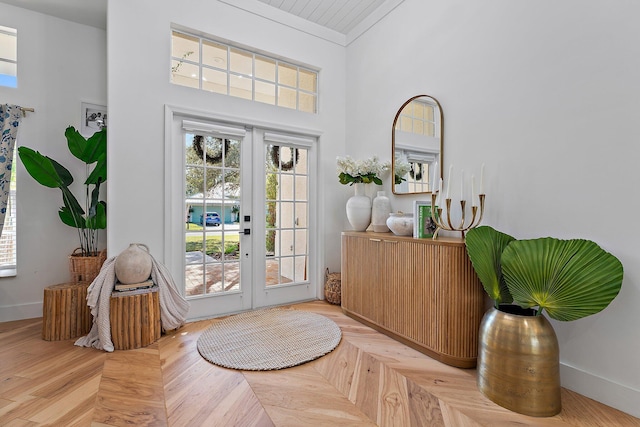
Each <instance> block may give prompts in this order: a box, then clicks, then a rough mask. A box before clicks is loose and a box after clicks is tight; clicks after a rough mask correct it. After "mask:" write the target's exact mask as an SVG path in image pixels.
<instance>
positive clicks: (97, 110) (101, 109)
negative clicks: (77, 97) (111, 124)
mask: <svg viewBox="0 0 640 427" xmlns="http://www.w3.org/2000/svg"><path fill="white" fill-rule="evenodd" d="M80 120H81V125H80V133H81V134H82V135H83V136H85V137H89V136H91V135H93V134H94V133H96V132H97V131H99V130H100V129H102V128H103V127H107V107H105V106H104V105H96V104H89V103H87V102H83V103H82V117H81V119H80Z"/></svg>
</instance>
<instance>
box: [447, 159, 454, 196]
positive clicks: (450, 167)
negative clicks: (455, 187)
mask: <svg viewBox="0 0 640 427" xmlns="http://www.w3.org/2000/svg"><path fill="white" fill-rule="evenodd" d="M452 172H453V165H450V166H449V178H447V199H450V198H451V197H450V190H451V173H452Z"/></svg>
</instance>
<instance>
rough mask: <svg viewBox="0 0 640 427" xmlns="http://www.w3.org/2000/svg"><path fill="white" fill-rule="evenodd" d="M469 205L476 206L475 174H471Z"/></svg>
mask: <svg viewBox="0 0 640 427" xmlns="http://www.w3.org/2000/svg"><path fill="white" fill-rule="evenodd" d="M471 206H478V204H477V203H476V176H475V175H471Z"/></svg>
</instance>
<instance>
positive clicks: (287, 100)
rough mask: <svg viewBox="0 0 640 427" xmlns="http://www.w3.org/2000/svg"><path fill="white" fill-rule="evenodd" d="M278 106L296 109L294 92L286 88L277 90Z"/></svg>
mask: <svg viewBox="0 0 640 427" xmlns="http://www.w3.org/2000/svg"><path fill="white" fill-rule="evenodd" d="M278 106H279V107H285V108H293V109H294V110H295V109H296V90H295V89H287V88H286V87H279V88H278Z"/></svg>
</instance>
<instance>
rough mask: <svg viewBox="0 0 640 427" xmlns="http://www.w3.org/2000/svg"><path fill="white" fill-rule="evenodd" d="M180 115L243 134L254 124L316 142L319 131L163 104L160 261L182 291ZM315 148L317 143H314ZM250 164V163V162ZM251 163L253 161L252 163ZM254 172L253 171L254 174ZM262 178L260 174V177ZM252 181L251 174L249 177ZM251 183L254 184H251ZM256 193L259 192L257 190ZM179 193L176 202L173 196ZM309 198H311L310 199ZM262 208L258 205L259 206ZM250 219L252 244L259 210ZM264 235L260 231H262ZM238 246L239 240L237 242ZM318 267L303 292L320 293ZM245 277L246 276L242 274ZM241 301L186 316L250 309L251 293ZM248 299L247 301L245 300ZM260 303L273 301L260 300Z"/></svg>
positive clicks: (314, 244)
mask: <svg viewBox="0 0 640 427" xmlns="http://www.w3.org/2000/svg"><path fill="white" fill-rule="evenodd" d="M178 117H179V118H180V120H182V119H195V120H202V121H210V122H217V123H221V124H223V125H224V124H227V125H230V126H241V127H245V128H246V129H247V134H249V133H250V132H251V131H252V128H254V127H257V128H260V129H263V130H266V131H269V130H271V131H276V132H285V133H291V134H297V135H301V136H306V137H312V138H316V139H317V140H318V142H319V138H320V136H321V134H322V132H320V131H318V130H313V129H305V128H299V127H296V126H291V125H288V124H284V123H272V122H264V121H262V120H258V119H255V118H251V117H240V116H229V115H225V114H218V113H212V112H208V111H201V110H194V109H191V108H185V107H179V106H174V105H165V174H164V175H165V182H164V185H165V203H164V205H165V211H164V261H165V262H164V264H165V265H166V266H167V268H168V269H169V272H170V273H171V274H172V275H173V277H174V279H175V281H176V283H177V286H178V288H179V289H181V290H182V292H184V262H185V261H184V241H183V239H184V238H183V233H182V228H181V227H180V226H181V225H183V223H184V212H183V210H184V209H183V207H182V202H183V197H184V188H183V173H184V171H183V169H184V152H183V150H184V148H183V146H184V143H183V139H182V137H181V135H182V129H181V127H178V126H176V120H177V118H178ZM178 140H179V141H181V144H180V150H181V151H180V154H179V155H177V156H176V149H177V147H176V146H175V141H178ZM316 144H318V143H316ZM316 148H317V147H316ZM250 164H251V163H250ZM254 164H255V163H254ZM316 164H317V161H316V162H315V164H314V165H313V168H314V171H315V173H316V176H317V170H316V168H317V166H316ZM254 175H255V174H254ZM263 178H264V177H263ZM253 180H254V181H255V177H254V178H253ZM254 185H255V184H254ZM314 188H317V185H315V184H314ZM252 193H253V196H252V199H253V202H252V203H251V204H253V206H260V205H256V204H255V203H257V201H256V198H257V196H256V194H255V193H257V192H256V191H253V192H252ZM258 193H260V192H258ZM178 197H179V200H180V201H179V202H177V201H176V200H175V199H176V198H178ZM309 197H310V201H311V200H318V198H317V197H318V195H317V190H316V189H314V190H313V191H312V192H311V194H310V195H309ZM312 198H313V199H312ZM258 202H259V203H261V204H262V205H264V199H262V200H259V201H258ZM260 211H262V209H260ZM250 214H251V219H252V223H253V225H252V226H251V227H250V228H251V229H252V234H251V235H250V236H245V237H243V239H247V238H250V239H251V240H252V246H253V248H255V247H256V239H257V236H258V234H257V232H256V231H254V230H257V229H256V225H255V224H257V223H258V221H256V220H257V219H258V218H260V213H257V214H256V212H251V213H250ZM309 215H310V218H317V215H318V206H317V203H313V211H311V208H310V212H309ZM319 224H320V222H318V221H316V223H315V224H314V225H315V228H314V229H313V230H314V231H315V233H314V235H315V236H316V237H315V238H310V241H309V253H310V254H314V258H315V259H314V260H311V259H310V261H309V262H310V264H314V265H315V264H317V262H316V261H317V259H319V248H320V245H319V244H318V238H317V236H320V235H322V230H320V227H319ZM263 235H264V234H263ZM241 247H242V244H241ZM242 256H243V257H244V251H243V252H242ZM260 261H263V259H262V260H257V262H255V261H254V262H252V264H253V266H254V267H253V268H254V271H253V272H252V274H251V275H253V274H255V273H254V272H255V269H257V268H259V267H256V266H262V268H263V269H264V264H263V263H261V262H260ZM320 270H321V269H320V268H318V267H315V268H314V269H313V272H311V271H310V274H309V286H311V287H312V289H311V290H310V292H305V295H315V297H316V298H317V297H318V296H319V295H321V284H322V274H321V271H320ZM245 278H246V277H245ZM243 298H244V299H245V301H244V302H243V305H242V307H225V309H224V311H220V310H217V311H216V313H215V314H211V313H204V312H200V311H196V310H191V309H190V310H189V313H188V314H187V320H188V321H191V320H197V319H201V318H207V317H214V316H218V315H224V314H230V313H234V312H239V311H243V310H248V309H250V308H251V307H252V306H253V304H254V300H255V295H251V297H250V298H246V297H243ZM246 300H249V301H246ZM282 303H283V302H275V303H274V304H282ZM262 305H273V304H269V303H268V302H267V303H264V304H262Z"/></svg>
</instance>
